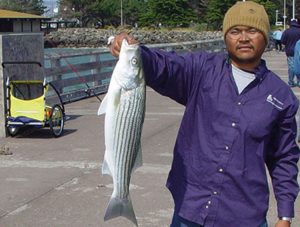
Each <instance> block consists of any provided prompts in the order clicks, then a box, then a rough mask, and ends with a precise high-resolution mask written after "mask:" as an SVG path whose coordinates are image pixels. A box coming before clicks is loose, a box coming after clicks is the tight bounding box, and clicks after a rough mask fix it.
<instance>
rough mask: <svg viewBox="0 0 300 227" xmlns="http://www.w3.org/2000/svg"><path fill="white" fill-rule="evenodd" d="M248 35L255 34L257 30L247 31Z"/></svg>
mask: <svg viewBox="0 0 300 227" xmlns="http://www.w3.org/2000/svg"><path fill="white" fill-rule="evenodd" d="M248 33H250V34H255V33H257V30H256V29H254V28H253V29H249V30H248Z"/></svg>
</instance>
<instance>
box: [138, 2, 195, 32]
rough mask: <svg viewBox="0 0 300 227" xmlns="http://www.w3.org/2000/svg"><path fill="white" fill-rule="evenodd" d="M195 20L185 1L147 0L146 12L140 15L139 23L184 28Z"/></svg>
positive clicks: (193, 13)
mask: <svg viewBox="0 0 300 227" xmlns="http://www.w3.org/2000/svg"><path fill="white" fill-rule="evenodd" d="M196 19H197V17H196V14H195V12H193V10H192V9H191V8H189V7H188V1H187V0H149V1H148V2H147V10H145V11H144V12H142V13H141V14H140V23H141V24H142V25H144V26H149V25H158V24H162V25H164V26H167V27H178V26H180V27H186V26H188V25H189V24H190V23H191V21H195V20H196Z"/></svg>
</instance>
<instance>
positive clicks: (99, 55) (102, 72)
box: [45, 39, 225, 103]
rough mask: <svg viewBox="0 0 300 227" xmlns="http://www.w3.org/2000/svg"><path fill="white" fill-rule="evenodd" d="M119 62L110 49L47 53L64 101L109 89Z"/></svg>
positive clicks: (212, 43)
mask: <svg viewBox="0 0 300 227" xmlns="http://www.w3.org/2000/svg"><path fill="white" fill-rule="evenodd" d="M147 46H148V47H149V48H159V49H164V50H167V51H171V50H174V51H177V52H186V51H194V50H200V49H201V50H206V51H209V52H217V51H223V50H224V48H225V46H224V42H223V39H215V40H204V41H203V40H202V41H194V42H184V43H169V44H165V43H164V44H153V45H147ZM115 64H116V59H115V58H113V57H112V56H111V55H110V53H109V51H108V49H102V50H97V51H95V50H93V51H90V50H81V51H76V52H73V53H66V52H62V53H51V54H45V76H46V80H47V81H49V82H51V83H52V84H53V85H54V86H55V88H56V89H57V90H58V92H59V94H60V96H61V99H62V101H63V102H64V103H68V102H73V101H76V100H79V99H82V98H86V97H90V96H94V95H99V94H103V93H105V92H107V89H108V84H109V81H110V76H111V73H112V71H113V68H114V66H115Z"/></svg>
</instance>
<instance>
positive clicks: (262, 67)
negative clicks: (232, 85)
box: [226, 55, 269, 80]
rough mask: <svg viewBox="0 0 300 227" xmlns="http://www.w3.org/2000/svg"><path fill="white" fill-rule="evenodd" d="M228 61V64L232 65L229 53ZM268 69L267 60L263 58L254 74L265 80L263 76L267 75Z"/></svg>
mask: <svg viewBox="0 0 300 227" xmlns="http://www.w3.org/2000/svg"><path fill="white" fill-rule="evenodd" d="M226 63H227V64H228V66H230V65H231V59H230V57H229V55H227V57H226ZM268 71H269V70H268V68H267V66H266V61H265V60H263V59H261V60H260V64H259V65H258V66H257V67H256V68H255V70H254V74H255V76H256V78H257V79H259V80H263V78H264V77H265V75H266V73H267V72H268Z"/></svg>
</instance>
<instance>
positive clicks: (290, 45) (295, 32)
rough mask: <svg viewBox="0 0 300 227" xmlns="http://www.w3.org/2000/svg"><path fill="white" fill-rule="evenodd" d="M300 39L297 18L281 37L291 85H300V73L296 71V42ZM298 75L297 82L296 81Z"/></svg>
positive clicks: (299, 27) (299, 26)
mask: <svg viewBox="0 0 300 227" xmlns="http://www.w3.org/2000/svg"><path fill="white" fill-rule="evenodd" d="M299 39H300V25H299V23H298V22H297V20H291V22H290V27H289V28H288V29H287V30H285V31H284V32H283V34H282V37H281V43H282V44H284V45H285V54H286V56H287V62H288V75H289V82H288V83H289V85H290V86H291V87H295V86H298V87H300V75H299V74H296V73H295V71H294V48H295V45H296V42H297V41H298V40H299ZM295 76H296V79H297V83H295V82H294V77H295Z"/></svg>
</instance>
